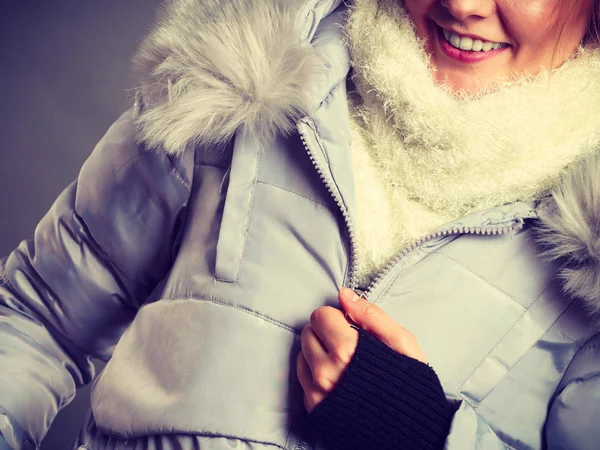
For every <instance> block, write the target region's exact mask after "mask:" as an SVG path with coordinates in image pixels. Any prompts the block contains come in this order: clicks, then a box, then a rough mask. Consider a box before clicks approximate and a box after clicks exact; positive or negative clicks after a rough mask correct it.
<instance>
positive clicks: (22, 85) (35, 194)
mask: <svg viewBox="0 0 600 450" xmlns="http://www.w3.org/2000/svg"><path fill="white" fill-rule="evenodd" d="M158 3H159V0H96V1H82V0H37V1H30V0H14V1H9V0H0V256H6V255H7V254H8V253H9V252H10V251H12V250H13V249H14V248H15V247H16V246H17V245H18V244H19V242H20V241H21V240H23V239H29V238H31V237H32V235H33V231H34V229H35V226H36V224H37V223H38V221H39V220H40V219H41V218H42V216H43V215H44V214H45V213H46V211H48V209H49V208H50V206H51V205H52V203H53V201H54V199H55V198H56V197H57V196H58V194H59V193H60V192H61V191H62V190H63V189H64V188H65V187H66V186H67V185H68V184H69V183H70V182H71V181H72V180H73V179H75V178H76V177H77V174H78V172H79V169H80V167H81V165H82V164H83V162H84V161H85V159H86V158H87V156H88V155H89V154H90V153H91V151H92V150H93V148H94V145H95V144H96V142H97V141H98V140H99V139H100V138H101V137H102V135H103V134H104V132H105V131H106V130H107V129H108V127H109V126H110V124H111V123H112V122H113V121H114V120H116V118H117V117H118V116H119V115H120V114H121V112H122V111H123V110H124V109H125V108H126V107H127V102H126V97H127V96H126V94H127V93H126V89H127V88H130V87H132V86H133V80H132V78H131V76H130V64H129V61H130V58H131V56H132V54H133V52H134V51H135V49H136V48H137V46H138V45H139V42H140V39H141V38H142V37H143V36H144V35H145V34H146V33H147V31H148V30H149V26H150V25H151V23H152V21H153V17H154V11H155V9H156V6H157V5H158ZM0 389H1V387H0ZM88 396H89V389H88V388H83V389H81V390H80V391H79V392H78V396H77V398H76V400H75V401H74V402H73V403H72V404H71V405H69V406H68V407H67V408H66V409H65V410H63V411H62V412H61V413H60V415H59V416H58V418H57V419H56V421H55V423H54V425H53V426H52V428H51V430H50V432H49V434H48V435H47V438H46V440H45V441H44V444H43V446H42V449H43V450H63V449H65V450H66V449H71V447H72V445H73V441H74V439H75V436H76V435H77V433H78V431H79V427H80V425H81V422H82V420H83V416H84V414H85V413H86V411H87V408H88V405H89V402H88Z"/></svg>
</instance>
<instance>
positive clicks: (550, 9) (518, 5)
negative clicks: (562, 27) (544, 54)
mask: <svg viewBox="0 0 600 450" xmlns="http://www.w3.org/2000/svg"><path fill="white" fill-rule="evenodd" d="M557 5H558V0H527V1H516V0H509V1H506V2H503V5H502V7H501V9H500V14H501V16H502V18H503V22H504V25H505V26H506V28H507V31H508V32H509V34H510V36H511V37H512V38H513V39H515V40H516V41H517V44H525V43H531V44H535V45H537V46H540V47H546V46H552V45H554V41H555V40H554V39H552V38H553V37H554V38H556V37H557V36H558V27H556V26H555V25H554V24H555V22H556V20H557V15H556V7H557Z"/></svg>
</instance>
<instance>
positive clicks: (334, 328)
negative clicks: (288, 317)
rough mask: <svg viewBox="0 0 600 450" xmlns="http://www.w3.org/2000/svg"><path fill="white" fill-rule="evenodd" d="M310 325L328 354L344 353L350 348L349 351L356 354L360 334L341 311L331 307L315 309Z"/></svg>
mask: <svg viewBox="0 0 600 450" xmlns="http://www.w3.org/2000/svg"><path fill="white" fill-rule="evenodd" d="M310 324H311V327H312V330H313V332H314V333H315V334H316V335H317V336H318V338H319V340H320V341H321V342H322V343H323V346H324V347H325V350H327V352H338V351H340V350H342V351H343V350H344V349H346V348H348V347H349V348H348V350H349V351H350V350H352V353H354V349H355V348H356V345H355V344H356V341H357V339H358V334H357V332H356V330H354V329H352V327H350V326H349V324H348V320H347V319H346V317H345V315H344V313H343V312H342V311H340V310H339V309H336V308H332V307H330V306H323V307H321V308H318V309H315V310H314V311H313V312H312V314H311V315H310Z"/></svg>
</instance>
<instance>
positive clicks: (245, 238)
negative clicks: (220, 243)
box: [215, 144, 264, 283]
mask: <svg viewBox="0 0 600 450" xmlns="http://www.w3.org/2000/svg"><path fill="white" fill-rule="evenodd" d="M263 151H264V147H263V145H262V144H260V145H259V149H258V154H257V156H256V163H255V168H256V174H257V176H258V168H259V166H260V158H261V154H262V153H263ZM257 184H258V179H255V181H254V183H252V192H251V193H250V202H249V203H248V212H247V213H246V224H245V226H244V236H243V238H242V239H243V243H242V249H241V250H240V257H239V258H240V259H239V261H240V262H239V264H238V267H237V270H236V272H235V277H234V279H233V280H227V279H221V278H219V276H218V275H217V276H215V279H216V280H217V281H221V282H224V283H231V282H234V283H237V281H238V280H239V278H240V271H241V270H242V264H243V262H244V254H245V253H246V244H247V243H248V233H250V219H251V217H252V206H253V205H254V196H255V194H256V185H257ZM223 214H225V211H223Z"/></svg>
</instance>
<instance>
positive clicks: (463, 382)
mask: <svg viewBox="0 0 600 450" xmlns="http://www.w3.org/2000/svg"><path fill="white" fill-rule="evenodd" d="M548 289H550V283H549V284H548V285H547V286H546V288H545V289H544V290H542V292H540V294H539V295H538V296H537V297H536V299H535V300H534V301H533V302H532V303H531V304H532V305H533V304H534V303H535V302H537V301H538V300H539V299H540V298H542V296H543V295H544V294H545V293H546V292H547V291H548ZM567 309H569V308H565V310H564V311H563V312H562V313H561V314H560V315H559V316H558V317H557V318H556V319H555V320H554V322H552V324H551V325H550V327H549V328H548V329H550V328H552V327H553V326H554V324H555V323H556V322H557V321H558V319H560V318H561V317H562V315H563V314H564V313H565V312H566V311H567ZM528 311H529V309H524V310H523V312H522V313H521V314H520V315H519V317H517V319H516V320H515V321H514V323H513V324H512V325H511V326H510V328H509V329H508V330H506V332H505V333H504V334H503V335H502V336H501V337H500V339H498V341H497V342H496V343H495V344H494V345H493V346H492V348H490V350H489V351H488V352H487V353H486V354H485V355H484V357H483V358H481V361H479V364H477V366H475V368H474V369H473V370H472V371H471V372H470V373H469V374H468V375H467V376H466V377H465V379H464V380H463V381H462V382H461V383H460V386H459V387H458V390H459V391H460V390H462V388H463V386H464V385H465V383H466V382H467V381H469V379H470V378H471V377H472V376H473V374H474V373H475V372H476V371H477V369H479V368H480V367H481V365H482V364H483V362H484V361H485V360H486V359H487V357H488V356H490V354H491V353H492V352H493V351H494V350H495V349H496V347H498V345H500V343H501V342H502V341H503V340H504V338H506V336H508V334H509V333H510V332H511V331H512V330H513V329H514V328H515V327H516V326H517V324H518V323H519V322H520V321H521V319H522V318H523V316H525V314H527V312H528ZM522 357H523V356H521V358H522ZM521 358H519V359H518V360H517V362H515V364H513V366H512V367H514V365H516V364H517V363H518V362H519V361H520V360H521ZM494 389H495V387H494V388H492V389H491V390H490V392H488V393H487V394H486V395H485V396H484V397H483V398H482V399H481V400H479V401H478V402H477V403H473V402H472V401H470V400H469V399H467V398H465V397H464V396H462V394H461V397H463V398H464V399H465V401H466V402H467V403H468V404H469V405H471V406H472V407H473V408H474V409H477V407H478V406H479V405H480V404H481V402H482V401H483V400H485V398H486V397H487V396H488V395H490V393H491V392H492V391H493V390H494Z"/></svg>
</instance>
